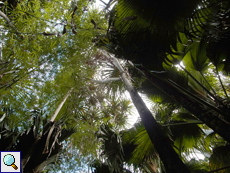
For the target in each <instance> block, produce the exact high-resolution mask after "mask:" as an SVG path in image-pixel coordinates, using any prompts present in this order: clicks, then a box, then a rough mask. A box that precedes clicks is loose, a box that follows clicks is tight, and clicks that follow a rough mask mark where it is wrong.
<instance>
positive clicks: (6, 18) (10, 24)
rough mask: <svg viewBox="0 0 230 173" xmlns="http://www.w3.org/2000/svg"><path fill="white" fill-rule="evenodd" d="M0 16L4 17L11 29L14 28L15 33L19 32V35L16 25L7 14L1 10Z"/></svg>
mask: <svg viewBox="0 0 230 173" xmlns="http://www.w3.org/2000/svg"><path fill="white" fill-rule="evenodd" d="M0 16H2V17H3V18H4V19H5V20H6V21H7V23H8V24H9V26H10V27H11V28H13V29H14V30H15V31H17V33H18V29H17V28H16V27H15V26H14V24H13V23H12V22H11V21H10V19H9V18H8V17H7V16H6V14H5V13H3V12H2V11H1V10H0ZM18 34H19V33H18Z"/></svg>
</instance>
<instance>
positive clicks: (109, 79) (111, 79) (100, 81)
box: [90, 77, 121, 84]
mask: <svg viewBox="0 0 230 173" xmlns="http://www.w3.org/2000/svg"><path fill="white" fill-rule="evenodd" d="M90 80H91V81H93V82H96V83H99V84H103V83H109V82H113V81H120V80H121V78H118V77H116V78H108V79H105V80H95V79H90Z"/></svg>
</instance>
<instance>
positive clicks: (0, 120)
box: [0, 113, 6, 122]
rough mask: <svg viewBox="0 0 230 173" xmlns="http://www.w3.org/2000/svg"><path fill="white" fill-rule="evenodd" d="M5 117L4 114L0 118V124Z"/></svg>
mask: <svg viewBox="0 0 230 173" xmlns="http://www.w3.org/2000/svg"><path fill="white" fill-rule="evenodd" d="M5 117H6V113H4V114H3V116H2V117H1V118H0V122H2V121H3V120H4V119H5Z"/></svg>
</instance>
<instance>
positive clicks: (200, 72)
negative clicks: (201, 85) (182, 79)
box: [200, 71, 217, 95]
mask: <svg viewBox="0 0 230 173" xmlns="http://www.w3.org/2000/svg"><path fill="white" fill-rule="evenodd" d="M200 74H201V76H202V77H203V78H204V80H205V82H206V83H207V84H208V86H209V87H210V89H211V90H212V92H213V93H214V94H215V95H217V94H216V92H215V90H214V89H213V88H212V86H211V85H210V83H209V82H208V81H207V79H206V78H205V76H204V75H203V73H202V72H201V71H200Z"/></svg>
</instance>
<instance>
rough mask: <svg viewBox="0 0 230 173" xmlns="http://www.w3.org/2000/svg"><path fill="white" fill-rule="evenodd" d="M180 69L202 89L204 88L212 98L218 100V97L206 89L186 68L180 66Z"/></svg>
mask: <svg viewBox="0 0 230 173" xmlns="http://www.w3.org/2000/svg"><path fill="white" fill-rule="evenodd" d="M180 67H181V68H182V69H183V70H184V71H185V72H186V73H187V74H188V75H189V76H190V77H191V78H192V79H193V80H194V81H195V82H196V83H198V85H200V86H201V88H203V89H204V90H205V91H206V92H207V93H208V94H209V95H210V96H212V97H213V98H214V99H216V97H215V96H214V95H213V94H212V93H211V92H210V91H209V90H208V89H207V88H205V87H204V86H203V85H202V84H201V83H200V82H199V81H198V80H197V79H196V78H195V77H194V76H193V75H192V74H191V73H189V71H187V70H186V69H185V68H184V67H182V66H181V65H180Z"/></svg>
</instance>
